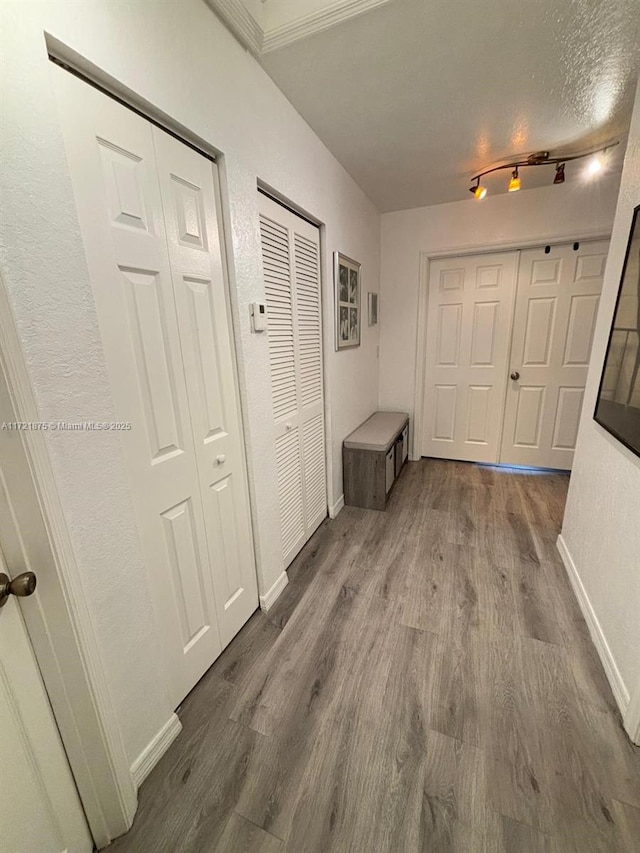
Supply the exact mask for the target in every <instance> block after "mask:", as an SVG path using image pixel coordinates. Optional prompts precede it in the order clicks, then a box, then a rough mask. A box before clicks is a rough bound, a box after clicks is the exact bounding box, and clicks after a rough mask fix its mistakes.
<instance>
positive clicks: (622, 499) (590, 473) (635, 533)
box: [562, 89, 640, 727]
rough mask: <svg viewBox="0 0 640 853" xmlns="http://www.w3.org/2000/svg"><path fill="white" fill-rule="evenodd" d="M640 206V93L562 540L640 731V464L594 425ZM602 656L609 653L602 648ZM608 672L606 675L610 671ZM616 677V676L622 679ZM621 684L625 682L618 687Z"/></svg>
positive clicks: (612, 672)
mask: <svg viewBox="0 0 640 853" xmlns="http://www.w3.org/2000/svg"><path fill="white" fill-rule="evenodd" d="M638 204H640V89H639V90H638V93H637V95H636V102H635V110H634V113H633V118H632V122H631V132H630V136H629V144H628V148H627V154H626V158H625V163H624V170H623V172H622V181H621V184H620V196H619V199H618V206H617V208H616V214H615V221H614V224H613V234H612V238H611V248H610V251H609V259H608V261H607V268H606V271H605V277H604V286H603V290H602V301H601V307H600V312H599V316H598V324H597V327H596V332H595V338H594V343H593V353H592V358H591V367H590V369H589V376H588V379H587V387H586V391H585V401H584V408H583V412H582V421H581V425H580V431H579V434H578V445H577V449H576V456H575V461H574V463H573V474H572V476H571V485H570V487H569V497H568V501H567V508H566V512H565V517H564V525H563V528H562V537H563V540H564V544H565V547H566V550H567V551H568V556H569V559H570V560H571V561H572V563H573V566H574V567H575V570H576V572H577V575H578V576H579V579H580V581H581V583H582V586H583V588H584V593H585V595H586V598H587V599H588V602H589V603H590V607H591V608H592V610H593V613H594V615H595V619H596V620H597V622H598V623H599V626H600V631H601V634H602V639H603V640H604V644H606V646H608V651H609V655H610V657H609V660H607V659H606V655H607V652H606V650H604V655H605V665H606V666H609V676H610V678H612V677H613V680H614V684H613V686H614V689H616V688H617V691H618V698H619V699H621V705H622V710H623V713H624V711H625V710H626V709H625V707H624V706H625V704H626V703H627V702H628V700H629V697H630V696H631V698H632V701H633V702H634V703H635V707H636V713H637V714H638V725H639V727H640V459H639V458H638V457H637V456H635V455H634V454H632V453H631V452H630V451H628V450H626V449H625V448H624V447H623V446H622V445H621V444H620V442H618V441H616V439H615V438H613V437H612V436H611V435H609V433H608V432H606V431H605V430H604V429H602V427H600V426H599V425H598V424H597V423H596V422H595V421H594V420H593V411H594V407H595V402H596V396H597V393H598V385H599V382H600V374H601V371H602V365H603V362H604V356H605V352H606V347H607V340H608V336H609V328H610V326H611V320H612V317H613V311H614V306H615V301H616V296H617V293H618V286H619V283H620V276H621V273H622V265H623V262H624V255H625V250H626V246H627V240H628V238H629V230H630V226H631V218H632V213H633V209H634V207H635V206H636V205H638ZM599 650H600V652H601V654H603V646H602V644H601V646H600V649H599ZM606 666H605V668H606ZM616 670H617V675H616ZM616 678H618V679H619V680H618V683H617V684H616V683H615V680H616Z"/></svg>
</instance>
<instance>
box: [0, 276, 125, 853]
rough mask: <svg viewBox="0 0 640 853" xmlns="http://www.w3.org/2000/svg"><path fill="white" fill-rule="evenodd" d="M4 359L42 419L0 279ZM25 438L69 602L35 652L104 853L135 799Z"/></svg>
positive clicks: (68, 565)
mask: <svg viewBox="0 0 640 853" xmlns="http://www.w3.org/2000/svg"><path fill="white" fill-rule="evenodd" d="M0 360H1V362H2V363H1V365H0V367H2V368H4V373H5V375H6V377H7V381H8V384H9V393H10V395H11V397H12V401H13V407H14V411H15V415H16V418H17V420H18V421H22V422H36V421H38V420H40V415H39V412H38V407H37V404H36V400H35V396H34V393H33V389H32V386H31V382H30V379H29V374H28V370H27V365H26V362H25V359H24V355H23V352H22V347H21V345H20V338H19V336H18V331H17V328H16V326H15V321H14V319H13V312H12V309H11V305H10V302H9V295H8V293H7V290H6V287H5V283H4V278H3V277H2V275H1V274H0ZM22 437H23V440H24V446H25V449H26V454H27V460H28V463H29V467H30V468H31V474H32V478H33V483H34V487H35V490H36V493H37V496H38V500H39V503H40V507H41V511H42V515H43V518H44V522H45V526H46V528H47V532H48V537H49V543H50V546H51V552H52V556H53V564H54V566H55V577H52V578H51V579H50V582H51V584H52V585H54V586H55V588H56V591H57V592H58V596H57V598H58V601H60V602H64V604H60V605H59V606H57V607H56V608H55V612H53V613H51V612H47V614H46V616H47V626H46V627H47V630H46V631H44V630H43V632H42V635H40V636H38V637H37V638H36V637H33V639H34V641H36V642H34V645H36V646H37V647H38V648H39V649H40V654H38V655H37V659H38V665H39V667H40V670H41V672H42V677H43V680H44V683H45V686H46V688H47V693H48V694H49V699H50V701H51V705H52V708H53V712H54V715H55V718H56V722H57V724H58V728H59V730H60V734H61V737H62V742H63V744H64V747H65V750H66V753H67V757H68V759H69V764H70V766H71V770H72V772H73V776H74V779H75V782H76V785H77V788H78V793H79V794H80V799H81V801H82V805H83V808H84V810H85V814H86V816H87V822H88V824H89V828H90V830H91V834H92V836H93V840H94V842H95V843H96V846H97V847H99V848H100V847H104V846H106V845H107V844H108V843H109V842H110V841H111V840H113V839H114V838H116V837H117V836H118V835H122V834H123V833H124V832H126V831H127V830H128V829H129V828H130V826H131V824H132V822H133V817H134V815H135V812H136V808H137V792H136V787H135V784H134V781H133V778H132V776H131V771H130V769H129V762H128V761H127V758H126V754H125V749H124V744H123V742H122V735H121V732H120V727H119V725H118V721H117V718H116V714H115V710H114V706H113V703H112V700H111V694H110V691H109V687H108V683H107V678H106V674H105V671H104V668H103V662H102V657H101V655H100V651H99V646H98V640H97V637H96V634H95V630H94V627H93V622H92V619H91V615H90V607H89V602H88V598H87V596H86V594H85V590H84V587H83V579H82V573H81V572H80V569H79V566H78V564H77V562H76V559H75V554H74V551H73V547H72V545H71V539H70V536H69V531H68V529H67V525H66V521H65V517H64V513H63V509H62V504H61V501H60V496H59V494H58V490H57V485H56V480H55V476H54V473H53V468H52V466H51V460H50V457H49V451H48V449H47V446H46V439H45V436H44V433H43V432H42V431H41V430H25V431H24V432H23V433H22ZM42 649H45V650H46V654H42Z"/></svg>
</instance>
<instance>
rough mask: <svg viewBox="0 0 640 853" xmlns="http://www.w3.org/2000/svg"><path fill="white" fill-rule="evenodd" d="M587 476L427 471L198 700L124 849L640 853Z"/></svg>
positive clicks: (332, 535)
mask: <svg viewBox="0 0 640 853" xmlns="http://www.w3.org/2000/svg"><path fill="white" fill-rule="evenodd" d="M567 481H568V478H567V476H566V475H563V474H550V473H543V474H534V473H531V472H523V471H520V470H512V471H505V469H501V468H497V467H495V466H485V465H472V464H467V463H458V462H447V461H445V460H422V461H421V462H419V463H410V464H409V465H407V466H406V467H405V469H404V470H403V473H402V475H401V477H400V478H399V480H398V482H397V483H396V485H395V487H394V491H393V494H392V496H391V499H390V501H389V504H388V508H387V511H386V512H384V513H381V512H375V511H369V510H362V509H358V508H356V507H346V508H345V509H344V510H343V511H342V512H341V513H340V514H339V516H338V517H337V518H336V519H335V520H331V521H329V520H327V521H326V522H324V523H323V524H322V525H321V526H320V528H319V530H318V531H317V532H316V534H315V535H314V536H313V537H312V539H311V540H310V541H309V543H307V545H306V546H305V547H304V548H303V549H302V551H301V553H300V554H299V555H298V557H297V558H296V560H295V561H294V563H293V565H292V566H291V568H290V571H289V577H290V584H289V586H288V587H287V589H286V590H285V591H284V593H283V595H282V596H281V598H280V600H279V601H278V603H277V604H276V606H275V607H274V608H273V609H272V611H270V613H269V614H266V615H265V614H263V613H260V612H258V613H256V614H254V616H253V617H252V618H251V619H250V620H249V622H248V623H247V625H246V626H245V627H244V628H243V630H242V631H241V632H240V634H239V635H238V636H237V637H236V638H235V639H234V640H233V642H232V643H231V644H230V645H229V647H228V648H227V649H226V650H225V651H224V653H223V654H222V655H221V657H220V658H219V659H218V661H216V663H215V664H214V666H213V667H212V668H211V670H210V671H209V672H208V673H207V674H206V675H205V677H204V678H203V679H202V681H201V682H200V683H199V684H198V685H197V686H196V688H195V689H194V690H193V691H192V693H191V694H190V695H189V696H188V697H187V699H186V700H185V702H184V703H183V705H182V706H181V708H180V709H179V714H180V717H181V720H182V722H183V727H184V728H183V733H182V734H181V735H180V737H179V738H178V739H177V740H176V741H175V743H174V744H173V745H172V746H171V748H170V749H169V750H168V751H167V754H166V755H165V756H164V757H163V759H162V760H161V761H160V763H159V764H158V766H157V767H156V768H155V769H154V771H153V772H152V773H151V774H150V776H149V778H148V779H147V781H146V782H145V783H144V785H143V786H142V789H141V791H140V808H139V812H138V815H137V817H136V820H135V822H134V826H133V828H132V830H131V832H129V833H128V834H127V835H126V836H124V837H123V838H121V839H118V840H117V841H116V842H115V843H114V845H113V850H114V853H151V852H152V851H153V853H156V851H165V850H166V851H167V853H169V851H170V853H227V851H228V853H245V851H246V853H254V851H256V853H257V851H261V853H347V851H348V853H373V852H375V853H418V851H424V853H573V851H579V853H600V851H602V853H604V851H606V853H639V851H640V847H639V845H638V844H637V839H638V837H639V833H640V829H639V820H638V815H640V749H638V748H636V747H634V746H632V745H631V743H630V742H629V740H628V738H627V737H626V735H625V733H624V731H623V730H622V727H621V723H620V715H619V712H618V709H617V708H616V706H615V701H614V700H613V696H612V694H611V690H610V688H609V685H608V682H607V680H606V676H605V675H604V672H603V670H602V666H601V664H600V661H599V659H598V656H597V652H596V651H595V649H594V647H593V645H592V643H591V640H590V637H589V634H588V630H587V627H586V624H585V623H584V619H583V618H582V615H581V614H580V611H579V608H578V606H577V603H576V601H575V598H574V596H573V592H572V590H571V587H570V585H569V583H568V580H567V577H566V573H565V570H564V567H563V565H562V563H561V561H560V559H559V557H558V554H557V549H556V545H555V540H556V537H557V532H558V530H559V528H560V525H561V520H562V511H563V506H564V500H565V497H566V489H567Z"/></svg>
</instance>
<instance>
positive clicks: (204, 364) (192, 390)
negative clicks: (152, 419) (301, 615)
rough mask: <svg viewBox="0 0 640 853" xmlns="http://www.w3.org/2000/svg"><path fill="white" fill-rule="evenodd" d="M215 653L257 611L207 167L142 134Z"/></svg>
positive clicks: (159, 135) (168, 141)
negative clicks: (159, 228)
mask: <svg viewBox="0 0 640 853" xmlns="http://www.w3.org/2000/svg"><path fill="white" fill-rule="evenodd" d="M152 134H153V143H154V147H155V152H156V162H157V166H158V175H159V178H160V192H161V195H162V205H163V211H164V219H165V223H166V231H167V239H168V243H169V265H170V268H171V276H172V280H173V292H174V298H175V310H176V314H177V319H178V329H179V336H180V344H181V349H182V359H183V363H184V375H185V378H186V389H187V396H188V400H189V411H190V413H191V424H192V428H193V443H194V451H195V459H196V470H197V475H198V479H199V485H200V498H201V501H202V506H203V507H204V525H205V530H206V538H207V545H208V555H209V565H210V572H211V576H212V580H213V590H214V594H215V595H214V606H215V613H216V617H217V624H218V630H219V632H220V640H221V643H222V647H223V648H224V646H226V645H227V644H228V643H229V642H230V641H231V639H232V638H233V637H234V636H235V635H236V634H237V633H238V631H239V630H240V628H241V627H242V626H243V625H244V623H245V622H246V621H247V619H248V618H249V616H251V614H252V613H253V611H254V610H255V609H256V607H257V606H258V588H257V580H256V573H255V560H254V554H253V540H252V534H251V515H250V508H249V492H248V487H247V472H246V466H245V457H244V445H243V442H242V423H241V417H240V395H239V391H238V387H237V382H236V375H237V374H236V366H235V361H234V358H233V342H232V339H231V327H232V324H231V314H230V311H229V306H228V302H227V290H226V283H225V278H224V272H223V265H222V257H221V251H220V239H219V233H220V231H219V224H218V211H217V205H216V200H217V194H216V188H215V185H214V171H213V164H212V163H211V162H210V161H209V160H207V159H206V158H204V157H202V156H201V155H200V154H198V153H197V152H195V151H193V149H191V148H188V147H187V146H186V145H183V144H182V143H181V142H179V141H178V140H177V139H174V138H173V137H171V136H169V135H168V134H166V133H164V132H163V131H162V130H159V129H158V128H156V127H153V128H152Z"/></svg>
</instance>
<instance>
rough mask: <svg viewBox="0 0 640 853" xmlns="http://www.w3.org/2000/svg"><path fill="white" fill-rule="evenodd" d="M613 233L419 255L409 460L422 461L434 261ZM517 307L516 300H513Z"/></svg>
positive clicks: (507, 242)
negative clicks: (430, 279)
mask: <svg viewBox="0 0 640 853" xmlns="http://www.w3.org/2000/svg"><path fill="white" fill-rule="evenodd" d="M610 238H611V232H610V231H609V232H603V231H591V232H589V231H581V232H579V233H578V234H576V233H572V234H568V235H563V234H559V235H553V236H549V235H546V236H543V237H535V238H530V239H528V240H518V241H514V240H503V241H501V242H497V243H491V244H490V245H487V244H486V243H481V244H477V245H469V244H467V245H463V246H459V247H456V246H453V247H451V248H450V249H434V250H429V249H427V250H425V251H423V252H420V271H419V281H418V332H417V343H416V362H415V375H416V378H415V385H414V392H413V425H412V429H413V435H412V438H411V443H410V447H411V452H410V456H409V458H410V459H411V460H412V461H413V462H416V461H417V460H419V459H420V458H421V453H420V451H421V448H420V441H421V436H422V428H423V406H424V381H425V358H426V352H427V312H428V308H429V276H430V274H431V261H436V260H438V261H439V260H442V259H443V258H460V257H465V256H469V255H489V254H493V253H495V252H509V251H511V252H515V251H518V250H519V249H534V248H537V247H538V246H546V245H555V244H558V243H574V242H579V243H581V242H586V241H591V240H609V239H610ZM514 305H515V300H514Z"/></svg>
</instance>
